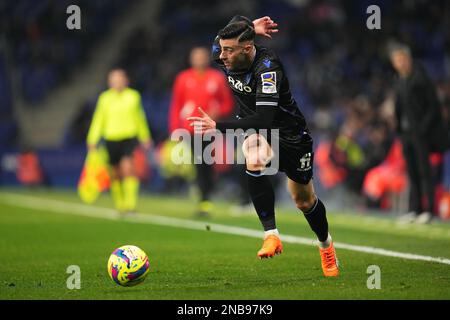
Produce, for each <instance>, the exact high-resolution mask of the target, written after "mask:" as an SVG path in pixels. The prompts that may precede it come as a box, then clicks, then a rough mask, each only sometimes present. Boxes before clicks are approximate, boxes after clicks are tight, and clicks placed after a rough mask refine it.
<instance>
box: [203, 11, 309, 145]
mask: <svg viewBox="0 0 450 320" xmlns="http://www.w3.org/2000/svg"><path fill="white" fill-rule="evenodd" d="M234 19H235V18H233V20H234ZM233 20H232V21H233ZM255 47H256V55H255V58H254V60H253V63H252V64H251V66H250V67H249V68H248V69H247V70H242V71H229V70H227V69H226V68H225V67H224V65H223V63H222V61H221V60H220V59H219V56H220V52H221V48H220V44H219V38H218V37H216V39H215V41H214V44H213V48H212V56H213V60H214V61H215V62H216V63H217V64H218V65H219V66H220V67H221V69H222V70H223V71H224V73H225V75H226V77H227V79H228V84H229V85H230V88H231V89H232V91H233V95H234V98H235V100H236V103H237V105H238V106H239V120H235V121H222V122H218V123H217V128H218V129H219V130H220V131H222V132H223V131H225V130H226V129H237V128H242V129H250V128H253V129H279V130H280V138H282V139H288V140H293V141H295V140H298V138H299V137H301V136H302V135H303V134H304V132H308V128H307V125H306V121H305V117H304V116H303V114H302V113H301V111H300V110H299V108H298V106H297V103H296V101H295V100H294V98H293V97H292V94H291V90H290V87H289V81H288V78H287V76H286V73H285V70H284V68H283V65H282V63H281V61H280V59H279V58H278V56H277V55H276V54H275V53H274V52H273V51H272V50H271V49H268V48H265V47H261V46H258V45H255Z"/></svg>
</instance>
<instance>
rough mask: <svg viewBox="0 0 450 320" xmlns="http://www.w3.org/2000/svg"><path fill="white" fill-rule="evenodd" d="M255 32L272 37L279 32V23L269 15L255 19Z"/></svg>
mask: <svg viewBox="0 0 450 320" xmlns="http://www.w3.org/2000/svg"><path fill="white" fill-rule="evenodd" d="M253 27H254V28H255V33H256V34H257V35H260V36H264V37H267V38H270V39H272V34H273V33H277V32H278V29H277V27H278V24H276V23H275V22H274V21H273V20H272V19H271V18H270V17H269V16H265V17H262V18H258V19H255V20H253Z"/></svg>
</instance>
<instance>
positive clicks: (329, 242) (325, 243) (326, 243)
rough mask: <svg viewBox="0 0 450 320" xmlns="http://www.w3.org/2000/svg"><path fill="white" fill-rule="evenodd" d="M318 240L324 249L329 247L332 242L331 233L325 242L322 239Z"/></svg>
mask: <svg viewBox="0 0 450 320" xmlns="http://www.w3.org/2000/svg"><path fill="white" fill-rule="evenodd" d="M317 242H319V247H321V248H322V249H325V248H328V247H329V246H330V244H331V235H330V234H328V238H327V240H325V241H324V242H321V241H317Z"/></svg>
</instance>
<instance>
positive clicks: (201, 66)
mask: <svg viewBox="0 0 450 320" xmlns="http://www.w3.org/2000/svg"><path fill="white" fill-rule="evenodd" d="M190 63H191V68H189V69H187V70H183V71H181V72H180V73H179V74H178V75H177V77H176V79H175V84H174V87H173V92H172V101H171V105H170V111H169V131H170V132H171V133H172V132H173V131H175V130H176V129H179V128H183V129H186V130H188V131H189V132H190V133H191V134H192V135H194V130H193V128H192V127H191V126H189V121H187V120H186V118H187V117H190V116H198V115H200V113H199V111H198V109H197V106H203V107H204V108H205V111H206V112H208V114H211V116H213V117H214V118H216V119H217V118H219V119H220V118H222V117H226V116H228V115H229V114H230V113H231V111H232V109H233V106H234V101H233V96H232V94H231V90H230V88H229V87H228V84H227V82H226V80H225V77H224V76H223V74H222V73H221V72H220V71H218V70H215V69H213V68H211V67H210V66H209V65H210V53H209V50H208V49H206V48H204V47H195V48H193V49H192V50H191V53H190ZM191 140H192V141H193V140H194V139H191ZM191 147H192V154H194V144H193V143H192V144H191ZM205 147H206V143H205V144H203V148H205ZM203 148H202V149H203ZM195 168H196V173H197V177H196V183H197V186H198V189H199V191H200V203H199V206H198V209H197V215H198V216H208V215H209V212H210V210H211V208H212V203H211V202H210V195H211V192H212V189H213V186H214V180H213V173H214V172H213V167H212V166H211V165H209V164H206V163H204V162H203V161H202V162H201V163H199V164H196V165H195Z"/></svg>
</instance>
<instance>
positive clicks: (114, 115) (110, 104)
mask: <svg viewBox="0 0 450 320" xmlns="http://www.w3.org/2000/svg"><path fill="white" fill-rule="evenodd" d="M134 137H137V138H138V139H139V141H141V142H147V141H149V140H150V130H149V128H148V124H147V119H146V117H145V113H144V109H143V108H142V103H141V95H140V94H139V92H138V91H136V90H134V89H131V88H125V89H124V90H122V91H120V92H119V91H116V90H113V89H109V90H107V91H105V92H103V93H102V94H101V95H100V97H99V98H98V101H97V106H96V108H95V112H94V116H93V118H92V123H91V127H90V129H89V133H88V136H87V143H88V145H95V144H97V143H98V142H99V141H100V139H101V138H104V139H105V140H112V141H118V140H124V139H129V138H134Z"/></svg>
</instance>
